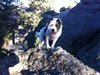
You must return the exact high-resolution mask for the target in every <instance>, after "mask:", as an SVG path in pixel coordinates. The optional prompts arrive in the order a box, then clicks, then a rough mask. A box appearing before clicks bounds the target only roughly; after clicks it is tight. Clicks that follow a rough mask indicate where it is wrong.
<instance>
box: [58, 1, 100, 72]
mask: <svg viewBox="0 0 100 75" xmlns="http://www.w3.org/2000/svg"><path fill="white" fill-rule="evenodd" d="M85 2H86V3H85ZM99 2H100V1H99V0H82V1H81V3H79V4H77V6H75V7H74V8H72V9H71V10H70V11H69V12H68V14H67V15H66V16H64V17H61V19H62V21H63V33H62V36H61V37H60V39H59V41H58V45H60V46H61V47H63V48H64V49H66V50H67V51H69V52H71V53H72V54H74V55H75V56H76V57H77V58H79V59H80V60H81V61H82V62H84V63H85V64H87V65H89V66H90V67H92V68H94V69H96V70H97V71H99V72H100V3H99Z"/></svg>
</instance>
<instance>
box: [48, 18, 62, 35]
mask: <svg viewBox="0 0 100 75" xmlns="http://www.w3.org/2000/svg"><path fill="white" fill-rule="evenodd" d="M47 28H48V30H49V32H50V33H57V32H58V31H59V29H61V28H62V21H61V19H59V18H52V19H51V20H50V22H49V24H47Z"/></svg>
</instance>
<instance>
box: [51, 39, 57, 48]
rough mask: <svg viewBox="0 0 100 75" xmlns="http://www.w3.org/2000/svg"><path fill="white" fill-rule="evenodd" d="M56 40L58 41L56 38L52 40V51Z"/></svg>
mask: <svg viewBox="0 0 100 75" xmlns="http://www.w3.org/2000/svg"><path fill="white" fill-rule="evenodd" d="M57 39H58V38H56V39H54V40H53V42H52V45H51V48H52V49H54V46H55V43H56V41H57Z"/></svg>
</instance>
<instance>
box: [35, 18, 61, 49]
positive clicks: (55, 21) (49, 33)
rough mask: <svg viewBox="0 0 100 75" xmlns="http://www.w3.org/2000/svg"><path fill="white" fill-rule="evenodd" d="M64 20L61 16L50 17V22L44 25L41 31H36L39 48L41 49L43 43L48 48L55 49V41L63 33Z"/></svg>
mask: <svg viewBox="0 0 100 75" xmlns="http://www.w3.org/2000/svg"><path fill="white" fill-rule="evenodd" d="M62 27H63V25H62V21H61V19H59V18H52V19H50V21H49V23H47V24H46V26H45V27H43V28H42V29H41V30H40V32H36V36H37V37H38V39H39V43H38V48H39V49H41V43H42V42H44V44H43V45H46V48H47V49H54V46H55V43H56V41H57V40H58V38H59V37H60V36H61V34H62Z"/></svg>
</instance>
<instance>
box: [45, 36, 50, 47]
mask: <svg viewBox="0 0 100 75" xmlns="http://www.w3.org/2000/svg"><path fill="white" fill-rule="evenodd" d="M46 46H47V48H48V49H50V45H49V36H47V37H46Z"/></svg>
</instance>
